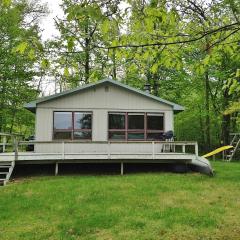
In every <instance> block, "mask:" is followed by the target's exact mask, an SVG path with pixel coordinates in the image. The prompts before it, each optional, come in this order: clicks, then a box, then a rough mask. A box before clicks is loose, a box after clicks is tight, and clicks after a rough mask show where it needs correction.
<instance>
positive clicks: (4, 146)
mask: <svg viewBox="0 0 240 240" xmlns="http://www.w3.org/2000/svg"><path fill="white" fill-rule="evenodd" d="M6 143H7V138H6V136H3V152H5V151H6Z"/></svg>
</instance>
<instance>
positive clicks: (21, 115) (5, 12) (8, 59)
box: [0, 0, 44, 135]
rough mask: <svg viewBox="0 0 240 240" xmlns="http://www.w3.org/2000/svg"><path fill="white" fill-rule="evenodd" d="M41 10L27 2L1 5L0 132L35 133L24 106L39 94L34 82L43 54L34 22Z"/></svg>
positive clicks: (30, 118) (31, 115) (7, 2)
mask: <svg viewBox="0 0 240 240" xmlns="http://www.w3.org/2000/svg"><path fill="white" fill-rule="evenodd" d="M1 4H3V5H2V6H1ZM43 11H44V8H43V7H39V6H38V5H36V6H35V5H31V4H30V3H28V2H27V1H6V0H5V1H2V2H1V3H0V29H1V31H0V131H3V132H21V133H23V134H26V135H28V134H32V133H33V131H34V116H33V114H32V113H30V112H28V111H27V110H25V109H23V104H25V103H26V102H28V101H31V100H33V99H35V98H36V97H37V95H38V93H39V91H38V90H37V89H36V88H35V86H34V79H35V81H36V80H37V77H38V76H39V75H40V74H43V72H41V73H40V62H41V58H42V55H43V52H42V51H40V50H41V47H40V46H41V43H40V37H39V32H38V26H37V23H36V22H37V21H38V19H39V17H40V16H41V15H42V13H43ZM33 12H34V14H35V15H34V18H35V19H32V13H33ZM26 20H29V22H30V23H26Z"/></svg>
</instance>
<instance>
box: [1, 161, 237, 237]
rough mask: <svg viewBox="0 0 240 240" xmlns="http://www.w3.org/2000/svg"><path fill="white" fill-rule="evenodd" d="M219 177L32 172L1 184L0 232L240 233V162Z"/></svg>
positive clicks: (221, 167) (224, 167)
mask: <svg viewBox="0 0 240 240" xmlns="http://www.w3.org/2000/svg"><path fill="white" fill-rule="evenodd" d="M213 166H214V169H215V170H216V176H215V177H213V178H211V177H208V176H204V175H200V174H171V173H154V174H153V173H145V174H132V175H125V176H117V175H116V176H83V175H79V176H76V175H75V176H58V177H35V178H30V179H26V180H25V181H19V182H16V183H10V184H9V185H8V186H6V187H1V188H0V239H1V240H7V239H9V240H18V239H24V240H27V239H31V240H32V239H36V240H37V239H43V240H47V239H51V240H61V239H69V240H70V239H117V240H121V239H123V240H126V239H129V240H133V239H138V240H140V239H161V240H162V239H171V240H172V239H177V240H181V239H184V240H187V239H193V240H200V239H203V240H209V239H226V240H231V239H237V240H239V239H240V163H221V162H215V163H213Z"/></svg>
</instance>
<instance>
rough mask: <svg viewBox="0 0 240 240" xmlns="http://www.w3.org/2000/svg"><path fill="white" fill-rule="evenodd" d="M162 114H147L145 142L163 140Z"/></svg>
mask: <svg viewBox="0 0 240 240" xmlns="http://www.w3.org/2000/svg"><path fill="white" fill-rule="evenodd" d="M163 119H164V118H163V114H162V113H147V140H162V139H163V129H164V128H163Z"/></svg>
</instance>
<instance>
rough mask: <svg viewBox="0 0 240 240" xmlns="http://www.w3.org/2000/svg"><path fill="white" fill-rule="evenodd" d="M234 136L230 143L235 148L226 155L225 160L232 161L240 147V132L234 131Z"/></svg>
mask: <svg viewBox="0 0 240 240" xmlns="http://www.w3.org/2000/svg"><path fill="white" fill-rule="evenodd" d="M232 136H233V138H232V141H231V143H230V145H231V146H233V148H232V149H231V150H230V151H229V153H228V154H227V155H226V156H225V160H226V161H228V162H230V161H232V159H233V157H234V155H235V154H236V152H237V150H238V148H239V147H240V133H233V134H232Z"/></svg>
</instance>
